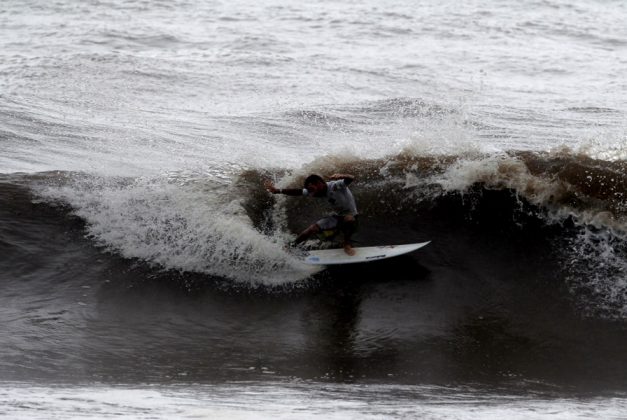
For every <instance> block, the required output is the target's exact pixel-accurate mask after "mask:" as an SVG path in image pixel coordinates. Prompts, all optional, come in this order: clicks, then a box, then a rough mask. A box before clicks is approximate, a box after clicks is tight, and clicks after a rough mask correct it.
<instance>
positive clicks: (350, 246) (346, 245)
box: [344, 242, 355, 257]
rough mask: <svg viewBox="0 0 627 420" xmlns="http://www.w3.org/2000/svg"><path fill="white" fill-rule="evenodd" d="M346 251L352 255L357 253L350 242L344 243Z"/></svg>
mask: <svg viewBox="0 0 627 420" xmlns="http://www.w3.org/2000/svg"><path fill="white" fill-rule="evenodd" d="M344 252H346V253H347V254H348V255H350V256H351V257H352V256H353V255H355V249H354V248H353V246H352V245H351V244H350V243H348V242H347V243H345V244H344Z"/></svg>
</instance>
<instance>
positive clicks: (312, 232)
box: [294, 223, 320, 245]
mask: <svg viewBox="0 0 627 420" xmlns="http://www.w3.org/2000/svg"><path fill="white" fill-rule="evenodd" d="M318 232H320V227H319V226H318V225H317V224H316V223H314V224H313V225H311V226H309V227H308V228H307V229H305V230H303V232H302V233H301V234H300V235H298V237H297V238H296V240H295V241H294V245H298V244H299V243H301V242H304V241H306V240H307V239H308V238H309V237H310V236H312V235H315V234H317V233H318Z"/></svg>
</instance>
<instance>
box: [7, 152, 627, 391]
mask: <svg viewBox="0 0 627 420" xmlns="http://www.w3.org/2000/svg"><path fill="white" fill-rule="evenodd" d="M512 159H514V157H512ZM515 159H516V160H517V161H518V162H524V164H525V165H526V166H527V167H528V168H531V169H533V170H534V171H535V173H536V174H537V175H538V177H539V178H538V179H540V180H543V182H545V185H544V186H540V184H539V183H538V182H536V184H535V185H536V187H537V188H545V189H546V188H554V185H553V184H552V183H556V182H557V183H560V182H561V183H563V184H564V185H565V183H568V184H569V185H570V189H569V193H568V194H570V196H572V197H577V200H573V199H572V198H568V197H569V195H568V194H565V195H564V196H562V197H557V196H552V197H551V198H550V200H548V201H546V202H544V203H543V205H538V204H533V203H532V202H531V199H533V197H534V196H532V195H530V194H531V193H530V192H529V191H516V190H515V189H513V188H506V187H505V186H504V185H501V186H500V187H498V185H499V183H498V182H492V184H490V182H489V181H485V180H484V181H481V180H477V182H473V183H471V184H470V185H469V186H468V188H467V189H465V190H464V191H463V193H462V192H461V191H445V190H444V189H443V188H442V185H444V184H443V183H442V182H441V183H440V184H436V183H433V182H431V183H429V182H426V181H425V182H424V183H422V184H419V185H415V186H408V184H405V185H401V184H400V183H397V182H396V181H395V180H398V175H399V174H400V173H404V174H405V175H407V174H408V173H409V172H411V171H412V170H414V169H415V168H416V166H415V165H416V164H418V165H419V166H421V169H420V173H421V174H422V179H423V180H428V179H430V177H434V176H435V177H438V179H440V180H442V179H444V178H443V173H445V172H446V171H450V170H451V168H453V167H454V166H455V161H456V159H455V158H451V159H441V160H437V161H435V160H431V159H426V158H425V159H418V160H416V161H412V162H406V161H403V158H402V157H399V158H398V159H397V160H396V164H397V166H396V169H391V172H389V173H387V175H386V176H382V175H380V173H378V172H376V171H373V170H372V169H373V168H374V167H378V165H379V163H378V162H376V161H359V162H347V163H346V165H347V168H339V169H352V170H353V172H356V173H357V175H358V176H359V178H360V182H358V183H356V184H355V186H354V188H353V190H354V193H355V195H356V198H357V201H358V204H359V207H360V210H361V212H362V222H361V226H362V227H361V230H360V232H359V234H358V235H357V236H356V239H357V240H358V241H359V243H358V245H364V246H365V245H371V244H378V243H384V244H386V243H390V244H392V243H411V242H419V241H424V240H432V241H433V242H432V244H430V245H429V246H428V247H427V248H425V249H424V250H421V251H419V252H416V253H413V254H411V255H407V256H402V257H398V258H395V259H390V260H386V261H379V262H372V263H368V264H363V265H357V266H354V265H351V266H346V267H338V268H329V269H327V270H324V271H321V272H318V273H316V274H313V275H311V276H310V277H305V278H304V279H295V280H294V281H293V282H290V281H285V282H282V283H277V284H274V285H268V284H265V283H264V282H263V281H259V282H257V283H255V282H252V283H251V282H249V281H244V282H242V281H237V279H233V278H229V277H228V276H227V277H223V276H215V275H210V274H207V273H203V272H195V271H194V270H176V269H172V268H168V267H164V266H162V265H159V264H154V263H153V264H151V263H150V261H145V260H141V259H139V258H124V257H122V256H121V255H120V254H118V253H116V252H115V251H112V250H108V251H107V250H106V249H104V248H103V247H102V245H99V244H98V243H97V242H95V241H94V239H93V238H92V237H90V236H89V229H90V227H89V222H88V221H86V220H85V219H83V218H81V217H78V216H76V211H75V209H74V208H73V207H71V206H70V205H68V204H63V203H59V202H50V201H48V200H42V199H41V197H40V195H39V194H38V193H37V192H36V191H39V190H40V188H41V185H42V183H43V184H55V185H57V184H58V183H59V179H60V178H59V174H53V173H48V174H41V175H36V176H31V175H28V176H26V175H19V174H16V175H10V176H4V177H3V179H2V183H1V184H0V200H1V206H0V228H1V229H2V241H1V243H0V244H1V245H0V246H1V252H2V256H3V258H2V259H1V260H0V264H1V266H0V270H1V272H2V283H1V288H2V291H1V293H0V296H1V297H0V299H1V300H2V302H1V304H0V307H1V308H2V309H1V315H2V319H3V324H2V330H3V331H2V336H3V346H2V350H1V351H0V375H1V376H2V377H3V378H4V379H6V380H37V381H40V380H43V381H46V382H47V381H62V382H67V381H69V382H73V381H104V382H113V383H143V382H149V383H163V384H168V383H178V382H183V383H186V382H190V381H191V382H194V383H216V382H222V381H227V380H265V379H268V378H275V379H277V378H278V379H290V380H293V379H300V380H316V381H330V382H347V383H381V384H383V383H389V382H393V383H398V384H408V385H415V384H431V385H456V384H457V385H461V384H467V383H473V384H483V385H485V386H490V387H492V386H505V387H512V389H514V388H516V389H517V388H520V387H521V386H522V388H523V389H551V390H553V389H558V390H562V391H565V392H571V391H572V392H584V391H594V392H606V391H612V390H625V387H626V385H627V384H626V383H625V376H624V367H625V366H626V364H627V355H626V354H625V352H624V349H625V348H627V335H626V329H625V328H626V326H625V323H624V318H623V317H622V314H623V313H624V312H623V311H624V306H621V304H622V305H624V303H625V300H624V295H623V296H622V297H621V296H620V293H624V289H623V290H621V289H620V284H618V282H619V281H620V278H618V279H616V278H615V279H612V278H609V277H604V279H605V280H606V281H608V282H612V281H615V282H617V284H615V285H614V286H613V284H612V283H610V284H609V285H607V286H606V287H607V288H608V289H607V290H614V291H616V292H618V294H619V296H618V297H617V296H611V295H606V294H604V292H603V290H601V289H600V286H598V287H597V289H594V288H593V287H594V286H590V284H592V283H590V276H591V275H592V274H591V273H594V272H595V270H596V271H600V270H609V269H612V270H614V271H615V272H620V269H621V267H618V266H614V267H608V265H609V264H610V263H611V261H610V260H602V258H603V255H597V256H596V257H595V258H596V259H594V260H590V258H591V256H590V255H588V256H587V257H588V258H589V259H587V260H586V259H578V254H577V252H578V251H579V249H580V248H578V247H577V246H576V244H577V243H578V240H579V238H581V237H582V235H584V233H583V232H588V235H591V233H589V231H594V232H596V233H597V237H596V238H597V239H596V240H600V239H599V238H600V237H601V236H598V232H599V231H603V232H605V233H608V232H612V228H611V227H610V226H600V225H597V226H596V227H595V226H591V225H589V224H586V223H585V218H584V216H583V215H584V213H585V212H591V211H593V210H594V212H596V213H599V212H611V213H612V214H614V215H615V216H614V218H613V219H612V220H614V223H618V222H620V220H621V218H622V217H623V214H622V211H623V210H624V209H623V208H622V207H620V206H621V205H622V204H620V203H619V202H617V201H615V200H614V199H613V197H614V196H611V197H610V196H608V194H605V193H604V192H603V190H602V189H599V188H591V189H590V191H587V190H586V188H587V186H588V184H587V183H586V182H585V180H586V178H585V177H584V176H583V174H586V173H589V171H597V172H596V173H595V178H598V177H599V173H601V172H603V173H604V174H605V175H607V176H608V177H609V176H614V178H613V179H614V184H612V185H611V186H610V187H611V189H612V191H615V192H620V193H622V192H624V191H625V190H624V176H623V175H622V173H621V172H619V171H616V169H617V168H618V169H620V167H616V165H614V164H609V163H607V164H604V163H603V162H600V161H590V160H586V159H582V158H578V157H576V156H570V157H564V156H562V158H561V159H562V160H555V159H553V160H552V159H551V158H549V157H547V156H544V155H523V158H520V156H516V157H515ZM500 164H501V165H504V167H505V168H510V169H511V164H512V162H511V161H506V162H500ZM599 165H605V166H603V167H600V166H599ZM412 168H413V169H412ZM576 168H579V170H580V172H577V169H576ZM395 171H396V172H395ZM613 171H614V172H613ZM581 172H583V174H582V173H581ZM546 174H551V175H550V176H548V175H546ZM555 174H556V175H555ZM612 174H614V175H612ZM74 176H75V177H76V176H78V177H80V174H78V175H74ZM265 176H267V174H262V173H257V172H246V173H243V174H241V176H240V179H239V181H238V182H237V183H236V184H235V185H236V187H233V188H236V190H237V193H238V194H239V193H242V194H245V195H246V197H247V199H246V200H244V201H243V202H242V206H243V208H244V209H245V211H246V214H247V215H248V216H249V217H250V220H251V221H252V223H253V225H254V226H255V227H256V229H258V230H259V231H261V232H266V234H268V232H270V231H272V230H273V229H276V228H277V227H276V226H273V224H272V222H271V216H272V213H273V212H275V211H276V207H275V206H276V203H274V201H273V200H274V199H273V197H271V196H269V195H267V194H266V193H265V192H263V189H262V188H261V187H260V183H261V180H262V179H263V178H264V177H265ZM527 176H530V175H529V173H527ZM64 177H66V176H65V175H64V176H62V177H61V178H62V179H63V178H64ZM511 177H512V173H508V172H507V171H506V170H505V169H504V170H503V175H502V179H501V181H502V182H501V184H503V183H504V182H505V180H509V181H508V182H512V181H511ZM618 177H622V178H618ZM580 178H583V179H584V182H583V183H577V180H579V179H580ZM431 179H434V178H431ZM514 184H515V183H514V182H512V185H514ZM610 187H608V188H610ZM534 194H536V195H537V194H538V192H537V191H536V192H535V193H534ZM525 195H527V196H528V197H531V199H527V198H526V197H525ZM536 202H537V203H539V201H537V200H536ZM285 205H286V206H287V207H286V214H287V222H288V229H289V230H291V231H293V232H298V230H299V229H300V228H302V227H303V226H306V224H307V223H308V222H309V221H311V220H315V218H316V215H319V213H320V211H321V208H318V207H317V206H316V202H312V201H308V200H304V199H297V198H296V199H289V201H287V202H286V204H285ZM558 207H559V209H561V210H564V209H565V208H568V209H569V210H570V213H569V215H568V216H565V217H563V218H561V219H558V218H557V216H556V214H565V213H564V212H563V211H562V212H557V211H556V209H557V208H558ZM120 211H121V212H122V210H120ZM577 215H580V216H577ZM174 226H176V225H174ZM617 235H618V233H616V234H615V235H614V236H613V237H612V238H613V239H612V238H610V239H608V241H610V242H611V244H609V245H608V244H599V246H610V245H611V246H613V247H614V248H615V252H616V253H619V252H624V251H625V249H624V245H622V243H618V245H616V242H617V239H616V238H618V237H619V236H617ZM584 236H585V235H584ZM586 237H587V236H586ZM312 245H315V244H312ZM233 258H234V260H233V261H232V264H233V266H234V267H235V266H236V265H237V264H242V263H241V262H240V261H239V260H238V259H237V256H236V255H235V256H233ZM595 264H596V265H595ZM597 267H600V268H597ZM249 270H252V271H253V273H254V272H255V271H254V270H255V268H254V267H252V268H251V267H249ZM262 273H263V272H262ZM261 275H262V274H261ZM612 287H614V289H612ZM556 387H557V388H556Z"/></svg>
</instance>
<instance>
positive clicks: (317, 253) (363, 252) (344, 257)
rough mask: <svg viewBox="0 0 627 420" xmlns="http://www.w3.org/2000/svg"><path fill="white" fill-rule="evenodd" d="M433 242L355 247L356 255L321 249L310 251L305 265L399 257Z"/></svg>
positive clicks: (350, 262)
mask: <svg viewBox="0 0 627 420" xmlns="http://www.w3.org/2000/svg"><path fill="white" fill-rule="evenodd" d="M429 243H431V241H427V242H421V243H417V244H406V245H384V246H365V247H355V248H354V249H355V255H348V254H347V253H346V252H344V249H341V248H340V249H319V250H314V251H309V253H308V254H307V256H306V257H305V263H307V264H312V265H337V264H355V263H363V262H369V261H378V260H384V259H386V258H392V257H398V256H399V255H403V254H407V253H409V252H412V251H415V250H417V249H420V248H422V247H423V246H426V245H428V244H429Z"/></svg>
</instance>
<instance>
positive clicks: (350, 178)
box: [329, 174, 355, 185]
mask: <svg viewBox="0 0 627 420" xmlns="http://www.w3.org/2000/svg"><path fill="white" fill-rule="evenodd" d="M329 179H330V180H333V181H337V180H340V179H343V180H344V185H348V184H350V183H351V182H353V181H354V180H355V177H354V176H352V175H348V174H333V175H331V176H330V177H329Z"/></svg>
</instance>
